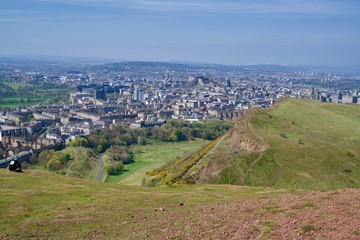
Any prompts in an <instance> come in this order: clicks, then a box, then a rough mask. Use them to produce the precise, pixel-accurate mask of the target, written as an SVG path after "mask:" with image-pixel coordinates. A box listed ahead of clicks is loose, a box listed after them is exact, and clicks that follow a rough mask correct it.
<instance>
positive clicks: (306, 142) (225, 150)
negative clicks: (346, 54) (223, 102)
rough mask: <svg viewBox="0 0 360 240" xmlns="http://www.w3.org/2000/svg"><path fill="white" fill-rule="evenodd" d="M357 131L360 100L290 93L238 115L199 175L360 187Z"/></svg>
mask: <svg viewBox="0 0 360 240" xmlns="http://www.w3.org/2000/svg"><path fill="white" fill-rule="evenodd" d="M249 115H251V116H250V117H249ZM246 117H248V118H249V119H248V123H247V124H246V123H245V122H246ZM359 133H360V106H359V105H339V104H329V103H321V102H316V101H309V100H298V99H287V100H285V101H282V102H281V103H279V104H277V105H276V106H275V107H273V108H271V109H267V110H265V109H256V110H254V111H253V112H252V113H250V114H248V116H245V120H244V119H242V120H240V121H239V122H238V123H237V125H236V126H235V128H234V129H233V130H232V132H231V134H230V137H229V138H227V139H226V141H224V142H223V144H222V146H221V147H220V148H219V150H218V151H217V152H215V153H214V154H213V155H212V156H210V157H209V158H208V162H207V166H205V169H204V172H203V176H202V178H201V179H203V182H213V183H231V184H241V185H251V186H274V187H279V188H296V189H298V188H300V189H335V188H347V187H360V135H359ZM255 135H256V136H255ZM216 167H217V172H216V170H215V169H216ZM221 169H222V170H221ZM219 170H221V171H219ZM205 175H208V176H212V177H211V178H209V177H208V178H207V177H206V176H205Z"/></svg>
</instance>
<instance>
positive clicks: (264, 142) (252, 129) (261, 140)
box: [240, 112, 269, 185]
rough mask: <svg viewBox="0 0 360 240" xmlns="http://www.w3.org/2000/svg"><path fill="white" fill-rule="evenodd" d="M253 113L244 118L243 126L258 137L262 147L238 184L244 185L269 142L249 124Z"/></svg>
mask: <svg viewBox="0 0 360 240" xmlns="http://www.w3.org/2000/svg"><path fill="white" fill-rule="evenodd" d="M253 116H254V113H253V112H252V113H251V114H250V115H249V117H248V118H246V120H245V122H244V123H245V126H244V127H245V128H247V129H249V130H250V132H251V134H252V135H253V136H254V137H255V138H257V139H258V141H259V142H260V144H261V146H262V148H261V149H260V151H259V153H260V155H259V157H257V158H256V159H255V160H254V161H253V162H252V163H251V164H250V166H249V168H248V170H247V171H246V173H245V175H244V176H243V177H242V178H241V179H240V185H244V182H245V180H246V178H247V177H248V176H249V174H250V172H251V170H252V167H253V166H254V165H255V164H256V163H257V162H258V161H259V160H260V159H261V158H262V157H263V156H264V152H265V151H266V150H267V149H268V148H269V144H268V143H267V142H266V141H265V140H264V139H263V138H262V137H261V136H260V135H259V134H258V133H257V132H256V130H255V129H254V127H253V126H252V125H251V119H252V118H253Z"/></svg>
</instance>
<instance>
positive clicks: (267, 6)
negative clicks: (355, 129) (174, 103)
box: [0, 0, 360, 65]
mask: <svg viewBox="0 0 360 240" xmlns="http://www.w3.org/2000/svg"><path fill="white" fill-rule="evenodd" d="M0 46H1V47H0V55H58V56H84V57H101V58H114V59H119V60H144V61H147V60H154V61H189V62H205V63H219V64H234V65H246V64H283V65H289V64H303V65H360V1H357V0H343V1H342V0H336V1H335V0H262V1H260V0H237V1H235V0H221V1H219V0H206V1H205V0H192V1H190V0H167V1H166V0H1V1H0Z"/></svg>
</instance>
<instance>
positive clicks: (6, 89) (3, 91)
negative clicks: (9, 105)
mask: <svg viewBox="0 0 360 240" xmlns="http://www.w3.org/2000/svg"><path fill="white" fill-rule="evenodd" d="M14 95H16V92H15V90H14V89H13V88H12V87H10V86H7V85H5V84H3V83H1V82H0V96H2V97H11V96H14Z"/></svg>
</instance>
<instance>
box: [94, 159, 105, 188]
mask: <svg viewBox="0 0 360 240" xmlns="http://www.w3.org/2000/svg"><path fill="white" fill-rule="evenodd" d="M101 158H102V155H99V156H98V163H99V165H100V169H99V172H98V174H97V175H96V178H95V181H97V182H102V181H103V178H104V163H103V161H102V160H101Z"/></svg>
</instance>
